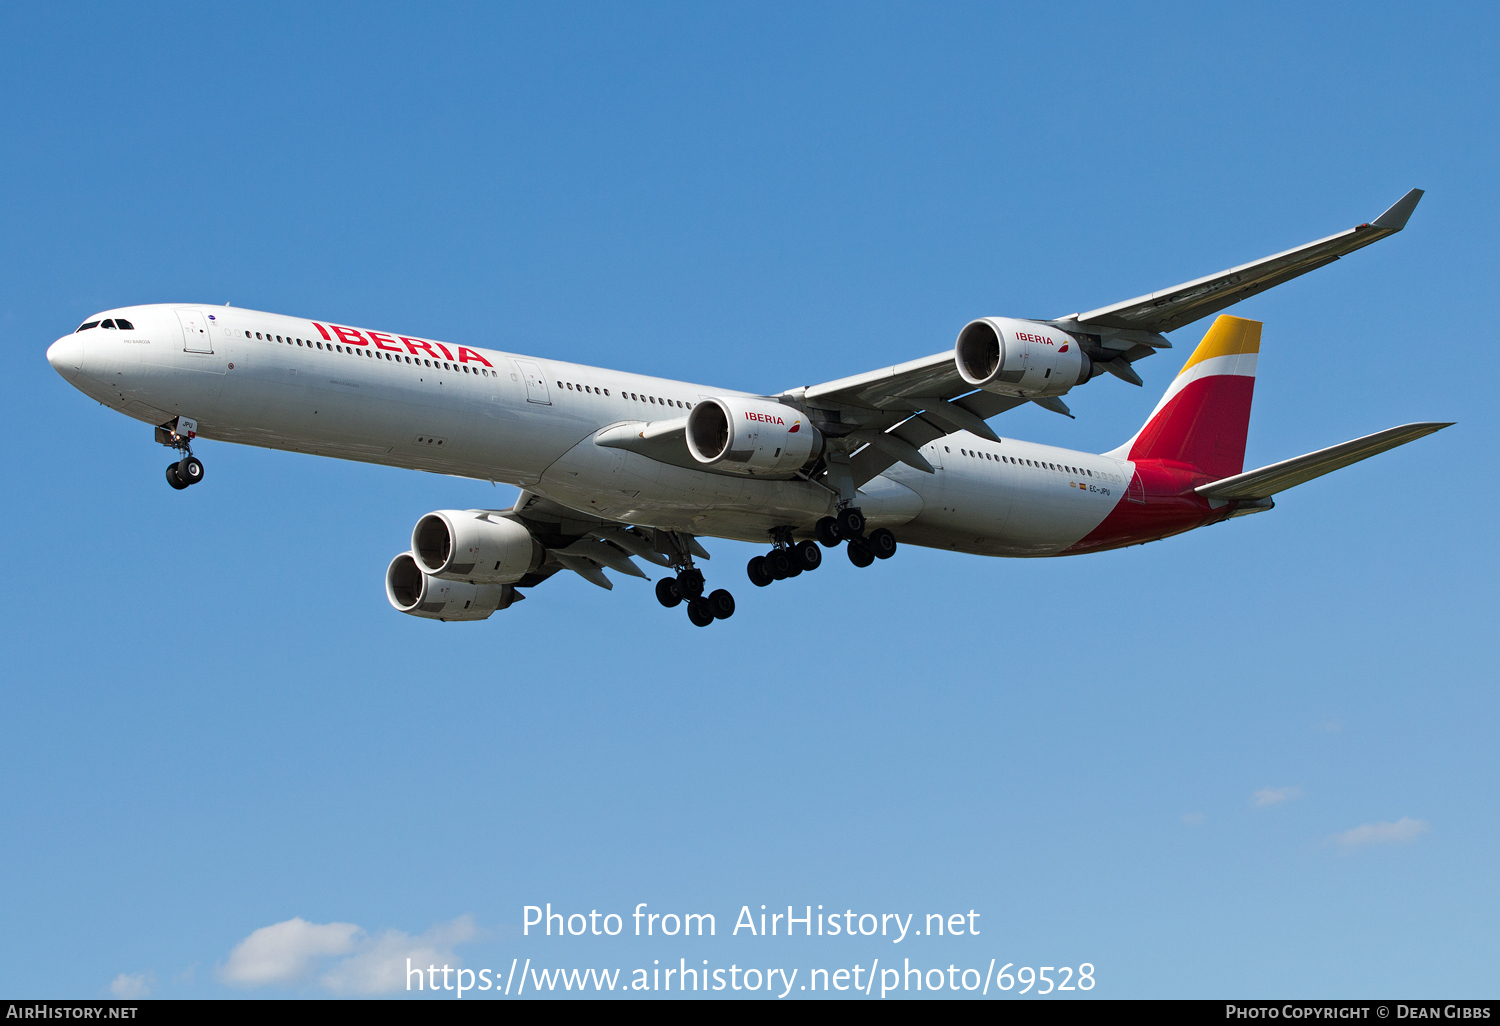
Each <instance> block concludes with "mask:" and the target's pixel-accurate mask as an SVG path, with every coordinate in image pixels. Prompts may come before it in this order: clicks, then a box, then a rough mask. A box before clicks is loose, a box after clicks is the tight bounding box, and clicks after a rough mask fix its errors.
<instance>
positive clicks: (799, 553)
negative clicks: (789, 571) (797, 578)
mask: <svg viewBox="0 0 1500 1026" xmlns="http://www.w3.org/2000/svg"><path fill="white" fill-rule="evenodd" d="M792 565H793V566H795V567H796V568H797V569H799V570H816V569H817V568H818V567H820V566H822V565H823V550H822V549H820V548H818V543H817V542H810V541H805V542H798V543H797V544H796V545H793V546H792Z"/></svg>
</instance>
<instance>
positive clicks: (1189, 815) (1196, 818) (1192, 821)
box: [1182, 812, 1204, 826]
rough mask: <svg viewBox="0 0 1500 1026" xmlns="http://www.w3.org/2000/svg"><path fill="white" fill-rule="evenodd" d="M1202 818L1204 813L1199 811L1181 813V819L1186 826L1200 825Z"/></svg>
mask: <svg viewBox="0 0 1500 1026" xmlns="http://www.w3.org/2000/svg"><path fill="white" fill-rule="evenodd" d="M1203 820H1204V815H1203V813H1201V812H1184V813H1183V814H1182V821H1183V822H1184V823H1186V824H1187V825H1188V826H1202V825H1203Z"/></svg>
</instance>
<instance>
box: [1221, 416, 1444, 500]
mask: <svg viewBox="0 0 1500 1026" xmlns="http://www.w3.org/2000/svg"><path fill="white" fill-rule="evenodd" d="M1451 426H1452V422H1451V421H1450V422H1449V423H1446V424H1438V423H1421V424H1402V425H1401V426H1400V427H1393V428H1386V429H1385V430H1384V431H1377V432H1375V433H1374V434H1373V435H1365V436H1364V437H1363V438H1356V439H1354V440H1353V441H1351V442H1341V443H1339V444H1338V445H1331V446H1329V447H1328V448H1327V449H1319V450H1318V451H1317V452H1310V453H1308V454H1307V455H1306V456H1296V457H1293V458H1292V459H1289V460H1282V461H1281V462H1280V463H1273V464H1271V465H1270V466H1269V467H1261V468H1260V469H1259V470H1247V471H1245V472H1244V473H1243V474H1235V475H1234V476H1233V477H1226V478H1224V479H1223V480H1221V481H1215V482H1213V483H1212V484H1206V485H1201V486H1199V487H1198V488H1195V489H1193V490H1194V491H1195V492H1197V493H1198V494H1199V495H1202V496H1204V497H1205V498H1209V499H1220V500H1223V501H1226V502H1227V501H1231V500H1247V499H1264V498H1268V497H1270V496H1272V495H1275V494H1276V493H1277V492H1283V491H1286V490H1287V489H1288V488H1292V487H1295V486H1296V485H1299V484H1303V483H1305V482H1307V481H1311V480H1312V479H1313V478H1315V477H1322V476H1323V475H1324V474H1331V473H1333V471H1335V470H1340V469H1342V468H1343V467H1347V466H1349V464H1351V463H1358V462H1359V461H1360V460H1365V459H1369V458H1370V457H1371V456H1374V455H1376V454H1377V453H1382V452H1385V451H1386V450H1387V449H1394V448H1395V447H1396V446H1398V445H1405V444H1406V443H1407V442H1412V441H1415V440H1416V439H1418V438H1421V437H1422V436H1423V435H1430V434H1432V433H1433V432H1434V431H1441V430H1442V429H1443V428H1445V427H1451Z"/></svg>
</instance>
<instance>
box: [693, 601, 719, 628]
mask: <svg viewBox="0 0 1500 1026" xmlns="http://www.w3.org/2000/svg"><path fill="white" fill-rule="evenodd" d="M688 619H689V620H691V621H693V626H694V627H707V626H708V625H709V624H711V623H713V622H714V611H713V610H712V609H710V608H709V605H708V599H706V598H695V599H692V600H691V601H689V602H688Z"/></svg>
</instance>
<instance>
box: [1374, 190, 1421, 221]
mask: <svg viewBox="0 0 1500 1026" xmlns="http://www.w3.org/2000/svg"><path fill="white" fill-rule="evenodd" d="M1421 198H1422V190H1421V189H1413V190H1411V191H1410V192H1408V193H1407V194H1406V195H1405V196H1402V197H1401V198H1400V199H1398V200H1397V201H1396V202H1395V203H1393V204H1391V208H1390V209H1389V210H1387V211H1386V212H1385V213H1383V214H1381V215H1380V216H1379V217H1377V218H1376V219H1375V220H1373V221H1371V222H1370V225H1371V226H1372V227H1375V228H1384V229H1386V230H1387V231H1392V232H1399V231H1400V230H1401V229H1403V228H1405V227H1406V220H1407V218H1409V217H1411V212H1412V211H1413V210H1416V209H1417V202H1418V201H1419V200H1420V199H1421Z"/></svg>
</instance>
